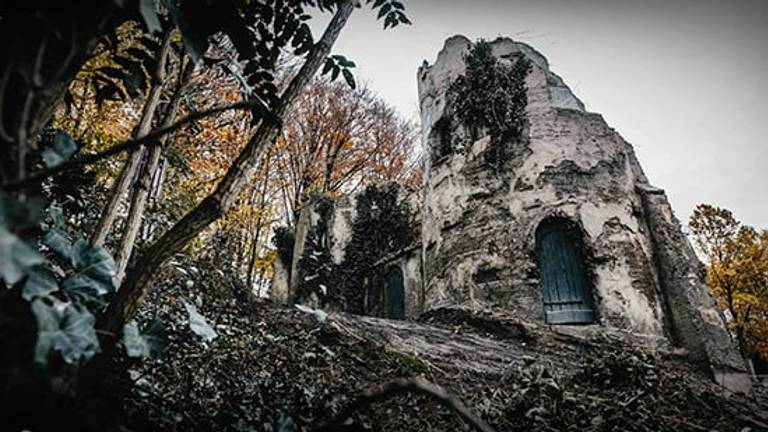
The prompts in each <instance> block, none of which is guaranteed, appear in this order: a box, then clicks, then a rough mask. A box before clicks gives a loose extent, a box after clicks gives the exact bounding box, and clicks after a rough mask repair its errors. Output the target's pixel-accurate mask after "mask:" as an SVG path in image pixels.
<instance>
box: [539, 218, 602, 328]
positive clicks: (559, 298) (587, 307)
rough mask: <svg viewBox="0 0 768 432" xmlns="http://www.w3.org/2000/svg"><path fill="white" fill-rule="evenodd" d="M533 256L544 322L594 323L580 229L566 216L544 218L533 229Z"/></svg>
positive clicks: (590, 289) (590, 286)
mask: <svg viewBox="0 0 768 432" xmlns="http://www.w3.org/2000/svg"><path fill="white" fill-rule="evenodd" d="M536 257H537V259H538V265H539V286H540V288H541V295H542V299H543V301H544V319H545V321H546V322H547V324H589V323H592V322H594V320H595V311H594V306H593V302H592V284H591V282H590V279H589V277H588V276H587V262H586V259H585V256H584V247H583V241H582V236H581V232H580V231H579V229H578V228H577V227H576V226H575V225H574V224H573V223H572V222H570V221H569V220H567V219H563V218H552V219H546V220H544V221H543V222H542V223H541V224H540V225H539V227H538V228H537V229H536Z"/></svg>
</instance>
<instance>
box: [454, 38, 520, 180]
mask: <svg viewBox="0 0 768 432" xmlns="http://www.w3.org/2000/svg"><path fill="white" fill-rule="evenodd" d="M465 64H466V72H465V74H464V75H460V76H459V77H458V78H456V80H455V81H454V82H453V83H452V84H451V86H450V87H449V89H448V106H449V107H450V109H451V111H452V112H453V114H454V115H455V117H456V118H457V119H458V120H459V121H460V122H461V124H462V125H463V126H464V127H465V128H466V130H467V132H468V133H469V135H470V137H471V139H472V141H475V140H477V139H478V138H479V135H480V131H481V130H482V129H485V130H486V131H487V133H488V135H489V136H490V138H491V142H490V145H489V146H488V149H487V151H486V153H485V158H486V161H487V162H488V163H489V164H491V165H492V166H494V167H495V168H496V169H497V170H499V169H500V168H501V166H502V165H503V164H504V162H506V160H507V159H508V157H509V154H510V152H509V151H508V146H509V145H510V144H511V143H516V142H519V141H520V140H521V139H523V133H524V129H525V124H526V121H527V119H526V113H525V109H526V106H527V105H528V97H527V95H526V87H525V78H526V77H527V76H528V73H530V71H531V62H530V60H528V59H527V58H526V57H525V56H524V55H522V54H519V55H518V56H517V58H516V59H514V61H513V63H512V64H511V65H510V64H507V63H506V62H501V61H499V60H498V59H497V58H496V57H495V56H494V55H493V52H492V49H491V45H490V44H489V43H488V42H486V41H484V40H480V41H478V42H477V43H476V44H475V45H474V46H472V48H471V49H470V51H469V53H468V54H467V56H466V57H465Z"/></svg>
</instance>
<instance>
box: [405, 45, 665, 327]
mask: <svg viewBox="0 0 768 432" xmlns="http://www.w3.org/2000/svg"><path fill="white" fill-rule="evenodd" d="M470 46H471V43H470V41H469V40H468V39H466V38H464V37H461V36H457V37H453V38H451V39H448V40H447V41H446V44H445V47H444V48H443V50H442V51H441V52H440V54H439V55H438V57H437V60H436V61H435V63H434V64H433V65H425V66H422V68H420V69H419V72H418V84H419V98H420V104H421V113H422V133H423V137H424V138H425V140H426V141H425V142H426V143H427V148H428V149H432V148H434V147H435V146H439V145H441V142H440V140H441V139H442V138H443V137H444V134H445V132H444V131H439V130H438V129H437V128H435V125H438V127H439V125H440V122H441V119H442V118H443V116H444V115H445V113H446V107H445V101H446V99H447V97H446V91H447V88H448V86H449V85H450V83H451V82H452V81H453V80H454V79H455V78H456V77H457V76H458V75H460V74H462V73H463V72H464V62H463V56H464V55H465V54H466V52H467V51H468V50H469V48H470ZM491 46H492V49H493V53H494V55H495V56H496V57H497V58H499V59H500V60H501V61H509V60H508V59H511V58H514V56H516V55H518V54H519V53H522V54H523V55H525V56H526V57H527V58H528V59H529V60H531V63H532V70H531V72H530V73H529V75H528V77H527V79H526V85H527V89H528V90H527V96H528V105H527V109H526V113H527V117H528V130H527V138H526V139H524V140H522V141H521V142H517V143H508V145H509V149H510V150H511V152H510V153H511V156H510V157H509V158H508V159H507V161H506V162H505V164H504V166H502V167H501V169H498V170H496V169H492V168H491V167H489V166H488V164H487V163H486V161H485V159H484V158H483V157H482V154H483V151H484V150H485V148H486V147H487V146H488V145H489V142H490V138H489V137H487V136H486V137H482V136H481V139H479V140H477V141H475V142H474V143H472V144H471V146H468V148H466V149H464V150H461V149H458V150H457V151H456V152H455V153H453V154H451V155H449V156H447V157H442V158H439V159H437V160H434V158H425V159H426V160H427V162H426V163H427V166H426V170H425V172H426V175H425V185H424V208H423V229H422V241H423V254H424V270H423V272H424V290H425V292H424V302H425V304H424V308H425V309H427V310H428V309H433V308H437V307H441V306H456V305H464V306H469V307H471V308H475V309H478V308H501V309H505V310H509V311H512V312H513V313H515V314H516V315H517V316H520V317H521V318H524V319H527V320H530V321H533V322H543V304H542V299H541V295H540V291H539V286H538V275H537V266H536V259H535V239H534V237H535V232H536V228H537V226H538V225H539V223H540V222H541V221H542V220H544V219H545V218H548V217H552V216H560V217H564V218H567V219H569V220H571V221H573V222H574V223H576V224H577V225H578V226H579V227H580V229H581V231H582V233H583V237H584V243H585V246H586V248H587V256H588V260H589V267H590V276H591V278H592V280H593V284H594V293H593V294H594V303H595V304H596V305H597V309H598V320H599V322H600V323H602V324H604V325H605V326H608V327H613V328H617V329H623V330H627V331H631V332H633V333H635V334H639V335H646V336H648V337H649V338H651V339H659V340H664V339H665V338H664V336H665V326H664V320H665V317H664V309H663V306H662V301H661V300H660V291H659V285H658V282H657V281H658V278H657V275H656V274H655V267H654V265H653V251H652V245H651V241H650V237H649V235H648V228H647V226H646V223H645V221H644V218H643V215H642V203H641V200H640V197H639V196H638V195H637V194H636V193H635V186H634V185H635V183H636V182H646V179H645V176H644V175H643V173H642V170H641V169H640V167H639V165H638V164H637V162H636V158H635V155H634V152H633V150H632V147H631V146H630V145H629V144H628V143H627V142H625V141H624V140H623V139H622V138H621V137H620V136H619V135H618V134H617V133H616V132H615V131H614V130H613V129H611V128H610V127H609V126H608V125H607V124H606V123H605V121H604V120H603V118H602V116H600V115H599V114H595V113H589V112H586V111H584V106H583V104H582V103H581V101H579V100H578V99H577V98H576V97H575V96H574V95H573V94H572V93H571V92H570V90H569V89H568V87H567V86H566V85H565V84H564V83H563V81H562V79H560V78H559V77H558V76H557V75H555V74H554V73H552V72H551V71H549V66H548V63H547V60H546V59H545V58H544V57H543V56H542V55H541V54H539V53H538V52H536V51H535V50H533V49H532V48H530V47H528V46H527V45H524V44H521V43H517V42H513V41H512V40H510V39H497V40H495V41H493V42H491ZM442 121H443V122H444V120H442ZM452 132H454V133H461V131H452Z"/></svg>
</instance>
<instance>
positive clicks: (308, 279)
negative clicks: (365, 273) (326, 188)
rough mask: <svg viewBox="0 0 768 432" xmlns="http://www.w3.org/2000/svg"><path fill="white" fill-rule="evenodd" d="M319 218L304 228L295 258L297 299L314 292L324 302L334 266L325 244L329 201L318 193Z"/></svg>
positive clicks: (331, 280)
mask: <svg viewBox="0 0 768 432" xmlns="http://www.w3.org/2000/svg"><path fill="white" fill-rule="evenodd" d="M315 209H316V211H317V213H318V214H319V220H318V222H317V223H316V224H314V225H312V226H311V227H310V229H309V231H308V232H307V237H306V240H305V243H304V252H303V253H302V255H301V258H300V259H299V267H298V272H299V274H298V277H299V284H298V287H297V291H296V296H297V298H298V299H309V298H311V297H312V295H313V294H314V295H315V296H317V297H318V298H317V300H320V301H321V303H325V302H326V300H327V297H328V296H329V292H328V287H330V286H333V285H335V283H334V276H335V275H336V268H335V267H336V266H335V265H334V263H333V257H332V256H331V247H330V245H329V244H328V222H329V220H330V216H331V212H332V211H333V202H332V201H331V200H330V199H329V198H327V197H322V198H320V199H318V200H317V201H316V203H315Z"/></svg>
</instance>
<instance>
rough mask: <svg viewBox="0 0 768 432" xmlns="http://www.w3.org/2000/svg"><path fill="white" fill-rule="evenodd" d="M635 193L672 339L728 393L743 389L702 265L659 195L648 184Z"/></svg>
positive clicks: (739, 363)
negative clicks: (648, 235)
mask: <svg viewBox="0 0 768 432" xmlns="http://www.w3.org/2000/svg"><path fill="white" fill-rule="evenodd" d="M637 190H638V192H639V193H640V195H641V196H642V198H643V208H644V210H645V214H646V216H647V220H648V225H649V227H650V231H651V237H652V239H653V243H654V250H655V252H656V256H657V264H658V269H659V276H660V283H661V286H662V289H663V293H664V296H665V300H666V304H667V305H668V308H667V310H668V311H669V321H670V324H671V326H670V327H671V330H672V331H671V332H670V333H671V336H672V338H673V340H674V341H675V342H676V343H677V344H679V345H681V346H683V347H685V348H686V349H687V350H688V352H689V353H690V358H691V359H692V360H694V361H696V362H699V363H701V364H705V365H709V367H710V368H711V369H712V372H713V373H714V375H715V379H716V380H717V381H718V382H721V383H722V384H723V385H725V386H726V387H728V388H731V389H748V388H749V387H750V386H751V380H750V377H749V375H748V374H747V368H746V363H745V362H744V359H743V358H742V357H741V355H739V350H738V345H737V342H736V340H735V339H734V338H732V337H731V335H730V334H729V333H728V331H727V330H726V326H725V319H724V317H723V313H722V311H721V310H720V309H719V307H718V306H717V303H716V302H715V299H714V298H713V296H712V292H711V291H710V289H709V288H708V287H707V285H706V282H705V270H704V267H703V266H702V265H701V263H700V262H699V260H698V258H697V257H696V253H695V252H694V250H693V247H692V246H691V244H690V242H689V241H688V239H687V238H686V237H685V235H684V234H683V231H682V229H681V226H680V222H679V221H678V220H677V218H676V217H675V216H674V213H673V212H672V208H671V207H670V205H669V201H668V200H667V197H666V195H665V194H664V191H663V190H661V189H657V188H653V187H650V186H648V185H638V188H637Z"/></svg>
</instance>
